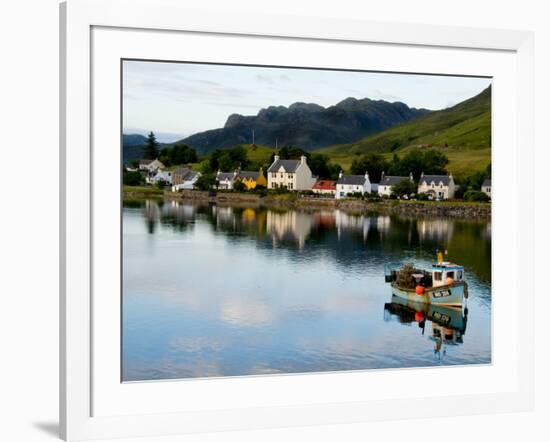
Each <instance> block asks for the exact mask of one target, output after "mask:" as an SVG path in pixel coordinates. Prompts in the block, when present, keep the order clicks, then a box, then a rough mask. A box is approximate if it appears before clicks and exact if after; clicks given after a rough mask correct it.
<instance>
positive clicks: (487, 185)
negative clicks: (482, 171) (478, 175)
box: [481, 178, 491, 198]
mask: <svg viewBox="0 0 550 442" xmlns="http://www.w3.org/2000/svg"><path fill="white" fill-rule="evenodd" d="M481 191H482V192H483V193H484V194H485V195H487V196H488V197H489V198H491V178H487V179H486V180H485V181H483V184H482V185H481Z"/></svg>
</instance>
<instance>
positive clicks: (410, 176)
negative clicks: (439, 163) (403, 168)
mask: <svg viewBox="0 0 550 442" xmlns="http://www.w3.org/2000/svg"><path fill="white" fill-rule="evenodd" d="M409 178H410V179H411V181H414V178H413V173H412V172H410V173H409Z"/></svg>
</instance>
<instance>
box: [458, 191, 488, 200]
mask: <svg viewBox="0 0 550 442" xmlns="http://www.w3.org/2000/svg"><path fill="white" fill-rule="evenodd" d="M489 199H490V198H489V197H488V196H487V195H486V194H485V193H483V192H480V191H479V190H468V191H467V192H466V193H465V194H464V201H476V202H483V203H486V202H488V201H489Z"/></svg>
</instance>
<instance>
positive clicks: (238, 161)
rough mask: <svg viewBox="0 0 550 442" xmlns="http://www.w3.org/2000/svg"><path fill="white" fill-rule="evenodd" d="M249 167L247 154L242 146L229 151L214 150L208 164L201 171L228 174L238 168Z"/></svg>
mask: <svg viewBox="0 0 550 442" xmlns="http://www.w3.org/2000/svg"><path fill="white" fill-rule="evenodd" d="M248 165H249V161H248V154H247V152H246V148H245V147H243V146H235V147H233V148H231V149H216V150H215V151H214V152H212V154H211V155H210V158H209V159H208V163H207V164H205V165H204V166H203V171H206V172H217V171H218V170H223V171H225V172H229V171H231V170H235V169H237V168H238V167H241V168H243V169H245V168H247V167H248Z"/></svg>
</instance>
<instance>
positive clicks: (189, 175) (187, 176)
mask: <svg viewBox="0 0 550 442" xmlns="http://www.w3.org/2000/svg"><path fill="white" fill-rule="evenodd" d="M197 173H198V172H195V171H193V170H191V169H189V168H188V167H180V168H178V169H176V170H174V174H173V175H178V176H179V178H181V179H182V180H184V181H190V180H192V179H193V178H195V177H196V176H197Z"/></svg>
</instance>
